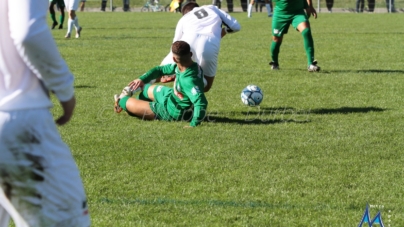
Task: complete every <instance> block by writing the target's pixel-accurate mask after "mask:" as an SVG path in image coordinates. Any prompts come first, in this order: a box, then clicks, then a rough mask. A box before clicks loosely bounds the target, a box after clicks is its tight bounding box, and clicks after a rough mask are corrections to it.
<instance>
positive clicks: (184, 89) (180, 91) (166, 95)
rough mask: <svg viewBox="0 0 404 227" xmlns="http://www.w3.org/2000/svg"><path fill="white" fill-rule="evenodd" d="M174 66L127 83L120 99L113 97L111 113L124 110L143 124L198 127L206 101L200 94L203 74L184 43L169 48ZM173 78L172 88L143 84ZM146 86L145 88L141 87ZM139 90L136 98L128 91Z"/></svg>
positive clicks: (165, 66)
mask: <svg viewBox="0 0 404 227" xmlns="http://www.w3.org/2000/svg"><path fill="white" fill-rule="evenodd" d="M171 50H172V53H173V61H174V62H175V63H173V64H168V65H163V66H156V67H154V68H152V69H151V70H149V71H148V72H146V73H145V74H143V75H142V76H141V77H140V78H139V79H136V80H133V81H132V82H130V83H129V85H128V87H126V88H125V89H124V90H123V91H122V93H121V95H115V96H114V99H115V105H114V108H115V112H117V113H120V112H121V111H122V110H125V111H126V112H128V113H129V114H130V115H132V116H136V117H139V118H141V119H145V120H164V121H182V120H191V119H192V120H191V122H190V125H189V126H186V127H195V126H197V125H199V124H200V123H201V122H202V120H203V119H204V118H205V115H206V108H207V106H208V101H207V100H206V97H205V94H204V92H203V71H202V69H201V67H200V66H199V65H198V64H197V63H196V62H194V61H193V60H192V52H191V47H190V46H189V44H188V43H186V42H184V41H177V42H174V43H173V44H172V48H171ZM172 74H175V75H176V80H175V82H174V87H173V88H169V87H166V86H161V85H151V84H146V83H148V82H150V81H151V80H153V79H157V78H159V77H161V76H163V75H172ZM145 84H146V85H145ZM138 88H143V89H142V90H143V91H142V92H141V93H140V95H139V97H138V98H132V97H131V96H132V92H131V91H132V90H137V89H138Z"/></svg>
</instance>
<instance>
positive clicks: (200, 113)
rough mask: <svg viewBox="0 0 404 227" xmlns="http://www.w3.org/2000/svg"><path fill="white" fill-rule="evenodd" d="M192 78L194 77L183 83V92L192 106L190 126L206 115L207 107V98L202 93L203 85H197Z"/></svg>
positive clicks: (193, 125) (197, 123) (195, 124)
mask: <svg viewBox="0 0 404 227" xmlns="http://www.w3.org/2000/svg"><path fill="white" fill-rule="evenodd" d="M194 80H195V78H189V79H187V80H186V81H184V83H183V84H184V93H185V95H187V96H188V97H189V100H190V101H191V102H192V104H193V106H194V112H193V117H192V120H191V123H190V126H192V127H195V126H197V125H199V124H201V122H202V121H203V119H204V118H205V116H206V108H207V107H208V100H207V99H206V96H205V94H204V93H203V86H198V85H197V83H195V81H194Z"/></svg>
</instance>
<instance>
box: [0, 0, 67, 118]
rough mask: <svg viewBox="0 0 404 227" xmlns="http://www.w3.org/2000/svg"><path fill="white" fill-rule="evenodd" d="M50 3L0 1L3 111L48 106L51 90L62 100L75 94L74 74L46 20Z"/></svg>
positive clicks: (42, 0)
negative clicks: (57, 45)
mask: <svg viewBox="0 0 404 227" xmlns="http://www.w3.org/2000/svg"><path fill="white" fill-rule="evenodd" d="M48 6H49V2H48V0H35V1H33V0H18V1H16V0H1V1H0V34H1V35H0V111H11V110H21V109H33V108H49V107H51V106H52V103H51V101H50V99H49V93H48V90H51V91H53V92H54V93H55V94H56V96H57V98H58V99H59V100H60V101H67V100H70V99H71V98H72V97H73V95H74V89H73V81H74V78H73V75H72V74H71V73H70V71H69V69H68V67H67V65H66V63H65V61H64V60H63V59H62V57H61V56H60V53H59V51H58V50H57V47H56V44H55V41H54V39H53V37H52V35H51V33H50V30H49V27H48V26H47V23H46V19H47V12H48V11H47V9H48ZM29 24H32V25H31V26H28V25H29Z"/></svg>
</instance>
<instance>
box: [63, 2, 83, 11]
mask: <svg viewBox="0 0 404 227" xmlns="http://www.w3.org/2000/svg"><path fill="white" fill-rule="evenodd" d="M64 1H65V6H66V10H67V11H70V10H74V11H77V9H78V8H79V3H80V0H64Z"/></svg>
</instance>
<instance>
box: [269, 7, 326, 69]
mask: <svg viewBox="0 0 404 227" xmlns="http://www.w3.org/2000/svg"><path fill="white" fill-rule="evenodd" d="M306 1H307V2H306ZM274 2H275V9H274V15H273V18H272V43H271V58H272V61H271V62H270V63H269V64H270V65H271V69H272V70H278V69H279V60H278V56H279V50H280V47H281V44H282V40H283V35H284V34H287V33H288V29H289V26H290V25H291V24H292V26H293V28H295V29H296V30H297V31H299V32H300V34H302V36H303V43H304V49H305V51H306V56H307V65H308V66H307V70H308V71H309V72H318V71H320V66H318V65H317V61H316V60H314V41H313V37H312V35H311V28H310V22H309V16H310V15H313V17H314V18H317V12H316V10H315V9H314V8H313V4H312V2H311V0H303V1H302V0H274Z"/></svg>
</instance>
